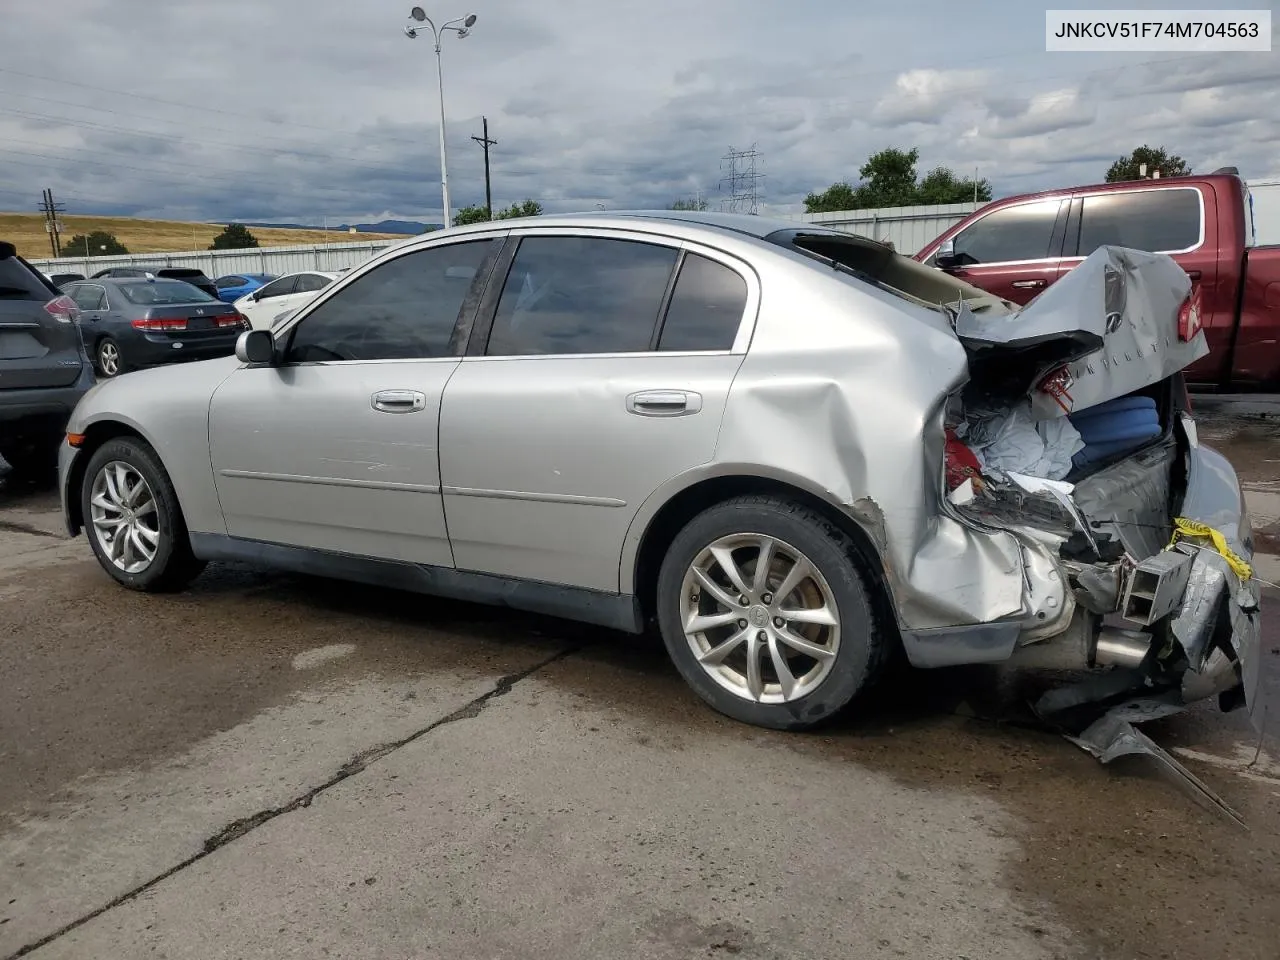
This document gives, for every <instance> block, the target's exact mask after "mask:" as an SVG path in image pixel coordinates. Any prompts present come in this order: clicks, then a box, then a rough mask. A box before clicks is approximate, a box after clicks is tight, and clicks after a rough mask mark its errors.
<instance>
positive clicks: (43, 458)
mask: <svg viewBox="0 0 1280 960" xmlns="http://www.w3.org/2000/svg"><path fill="white" fill-rule="evenodd" d="M61 443H62V434H57V435H55V436H34V437H25V438H23V439H21V440H3V441H0V458H3V459H4V461H5V463H7V464H9V467H10V468H11V469H12V471H13V476H14V477H17V478H21V479H24V480H39V481H48V480H53V479H56V478H57V476H58V446H59V445H60V444H61Z"/></svg>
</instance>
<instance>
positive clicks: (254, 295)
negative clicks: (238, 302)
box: [249, 287, 262, 303]
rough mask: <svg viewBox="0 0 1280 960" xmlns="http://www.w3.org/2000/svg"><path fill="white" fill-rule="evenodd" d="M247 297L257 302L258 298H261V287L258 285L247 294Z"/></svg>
mask: <svg viewBox="0 0 1280 960" xmlns="http://www.w3.org/2000/svg"><path fill="white" fill-rule="evenodd" d="M249 298H250V299H251V300H253V302H254V303H257V302H258V301H259V300H261V299H262V288H261V287H259V288H258V289H257V290H255V291H253V293H251V294H249Z"/></svg>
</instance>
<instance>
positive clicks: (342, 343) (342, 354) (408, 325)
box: [285, 240, 497, 363]
mask: <svg viewBox="0 0 1280 960" xmlns="http://www.w3.org/2000/svg"><path fill="white" fill-rule="evenodd" d="M496 242H497V241H494V240H473V241H470V242H465V243H454V244H450V245H448V246H441V247H431V248H429V249H426V250H417V251H415V252H413V253H407V254H405V255H404V256H401V257H397V258H395V259H394V260H388V261H387V262H386V263H383V264H381V265H379V266H377V267H375V268H374V269H372V270H370V271H369V272H368V273H365V274H363V275H361V276H360V277H357V278H356V279H355V280H354V281H353V282H352V283H350V284H349V285H347V286H346V287H344V288H343V289H342V290H339V291H338V292H337V293H335V294H334V295H333V296H331V297H329V298H328V299H327V300H325V301H324V302H323V303H321V304H320V305H319V306H318V307H316V309H315V310H313V311H312V312H311V313H309V314H307V316H306V317H305V318H303V320H302V321H301V322H300V323H299V324H298V325H297V326H295V327H294V328H293V330H292V331H291V332H290V334H289V346H288V348H287V350H286V351H285V362H286V363H307V362H316V361H326V360H408V359H423V358H428V357H447V356H453V355H454V353H455V351H454V350H453V349H452V347H451V341H452V338H453V330H454V327H455V326H456V325H457V322H458V314H459V313H460V312H461V309H462V305H463V302H464V301H465V300H466V297H467V294H468V292H470V290H471V285H472V283H473V281H474V278H475V277H476V275H477V274H478V273H479V272H480V268H481V266H482V264H484V262H485V260H486V258H487V257H488V256H489V255H490V253H491V252H492V251H493V249H494V244H495V243H496Z"/></svg>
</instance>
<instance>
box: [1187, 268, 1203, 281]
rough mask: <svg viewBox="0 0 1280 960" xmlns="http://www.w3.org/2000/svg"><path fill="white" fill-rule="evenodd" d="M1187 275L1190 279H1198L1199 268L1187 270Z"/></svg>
mask: <svg viewBox="0 0 1280 960" xmlns="http://www.w3.org/2000/svg"><path fill="white" fill-rule="evenodd" d="M1187 276H1188V277H1190V278H1191V279H1192V280H1199V279H1200V271H1199V270H1188V271H1187Z"/></svg>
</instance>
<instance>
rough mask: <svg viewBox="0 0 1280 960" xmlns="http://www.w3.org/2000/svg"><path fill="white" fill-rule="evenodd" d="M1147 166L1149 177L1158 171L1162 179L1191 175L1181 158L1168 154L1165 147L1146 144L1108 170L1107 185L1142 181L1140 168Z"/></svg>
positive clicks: (1188, 167)
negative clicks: (1143, 165) (1124, 181)
mask: <svg viewBox="0 0 1280 960" xmlns="http://www.w3.org/2000/svg"><path fill="white" fill-rule="evenodd" d="M1144 163H1145V164H1146V165H1147V176H1148V177H1149V176H1151V175H1152V174H1153V173H1155V172H1156V171H1157V170H1159V171H1160V176H1162V177H1185V176H1187V175H1188V174H1190V173H1191V167H1190V166H1188V165H1187V162H1186V161H1185V160H1183V159H1182V158H1181V157H1179V156H1175V155H1174V154H1171V153H1168V152H1166V151H1165V148H1164V147H1149V146H1147V145H1146V144H1145V143H1144V144H1143V145H1142V146H1140V147H1138V148H1137V149H1136V150H1134V151H1133V153H1131V154H1129V156H1127V157H1121V158H1120V159H1119V160H1117V161H1116V162H1115V163H1113V164H1112V165H1111V167H1110V169H1109V170H1107V183H1119V182H1120V181H1122V180H1141V179H1142V174H1141V173H1140V172H1139V168H1140V167H1141V166H1142V164H1144Z"/></svg>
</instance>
